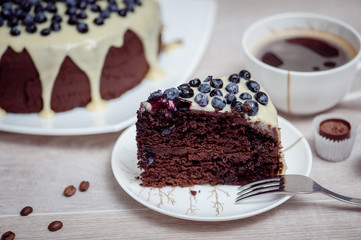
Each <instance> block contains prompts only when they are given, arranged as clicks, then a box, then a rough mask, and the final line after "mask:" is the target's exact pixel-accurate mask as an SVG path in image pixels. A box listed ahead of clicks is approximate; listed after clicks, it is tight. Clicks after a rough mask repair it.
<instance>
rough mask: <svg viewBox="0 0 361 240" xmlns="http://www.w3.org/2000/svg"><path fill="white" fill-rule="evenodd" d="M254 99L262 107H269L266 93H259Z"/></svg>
mask: <svg viewBox="0 0 361 240" xmlns="http://www.w3.org/2000/svg"><path fill="white" fill-rule="evenodd" d="M254 98H255V99H256V100H257V102H259V103H260V104H262V105H267V103H268V96H267V94H265V93H264V92H257V93H256V94H255V95H254Z"/></svg>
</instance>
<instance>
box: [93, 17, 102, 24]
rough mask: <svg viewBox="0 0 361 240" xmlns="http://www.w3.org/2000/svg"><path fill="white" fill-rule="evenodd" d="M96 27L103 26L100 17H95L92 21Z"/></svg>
mask: <svg viewBox="0 0 361 240" xmlns="http://www.w3.org/2000/svg"><path fill="white" fill-rule="evenodd" d="M93 22H94V23H95V24H96V25H103V24H104V19H103V18H101V17H97V18H96V19H94V21H93Z"/></svg>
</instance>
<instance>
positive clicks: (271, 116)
mask: <svg viewBox="0 0 361 240" xmlns="http://www.w3.org/2000/svg"><path fill="white" fill-rule="evenodd" d="M228 78H229V76H224V77H220V79H222V81H223V87H222V88H221V89H219V90H220V91H221V92H222V94H223V97H225V96H226V94H228V92H227V90H226V86H227V85H228V84H229V83H231V82H230V81H229V80H228ZM250 80H253V79H250ZM253 81H254V80H253ZM202 83H205V82H203V81H202ZM206 83H207V82H206ZM208 83H209V82H208ZM246 83H247V81H246V80H245V79H243V78H241V79H240V82H239V83H237V85H238V89H239V91H238V93H237V94H235V96H236V97H237V101H240V102H242V103H244V102H245V100H242V99H240V97H239V96H240V94H241V93H244V92H246V93H249V94H250V95H251V96H252V99H251V100H253V101H255V102H257V100H256V99H255V97H254V95H255V93H254V92H252V91H250V90H249V89H248V87H247V85H246ZM192 89H193V91H194V95H193V97H190V98H182V97H181V98H182V99H185V100H187V101H190V102H192V104H191V107H190V110H200V111H208V112H214V111H215V109H214V107H213V106H212V104H211V102H212V99H213V98H214V97H215V96H213V97H210V95H209V93H207V96H208V98H209V101H208V104H207V106H205V107H202V106H200V105H199V104H198V103H196V101H195V100H194V98H195V96H196V95H197V94H198V93H200V91H199V90H198V88H197V87H192ZM212 89H214V88H212ZM259 91H261V92H264V93H266V94H267V92H266V91H265V90H264V89H263V88H262V86H260V90H259ZM267 96H268V103H267V105H263V104H260V103H258V107H259V109H258V112H257V114H256V115H255V116H248V115H247V114H246V115H247V117H248V118H249V121H250V122H260V123H263V124H265V125H266V126H268V125H271V126H272V127H278V117H277V110H276V108H275V107H274V105H273V104H272V101H271V99H270V98H269V95H268V94H267ZM172 104H173V101H169V105H172ZM151 109H152V106H151V104H150V103H149V102H143V103H142V104H141V110H142V111H151ZM220 112H231V104H226V106H225V107H224V108H223V109H222V110H220ZM266 126H265V127H266Z"/></svg>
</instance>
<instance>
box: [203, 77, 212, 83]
mask: <svg viewBox="0 0 361 240" xmlns="http://www.w3.org/2000/svg"><path fill="white" fill-rule="evenodd" d="M212 78H213V76H208V77H207V78H206V79H204V82H209V81H211V80H212Z"/></svg>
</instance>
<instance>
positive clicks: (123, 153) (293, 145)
mask: <svg viewBox="0 0 361 240" xmlns="http://www.w3.org/2000/svg"><path fill="white" fill-rule="evenodd" d="M279 126H280V128H281V138H282V139H281V140H282V145H283V147H284V154H285V161H286V165H287V170H286V174H301V175H306V176H308V175H309V174H310V171H311V167H312V153H311V149H310V146H309V144H308V142H307V140H306V139H305V138H304V137H303V136H302V134H301V133H300V132H299V131H298V130H297V129H296V128H295V127H294V126H293V125H292V124H291V123H290V122H288V121H287V120H286V119H284V118H282V117H279ZM135 134H136V130H135V126H131V127H130V128H128V129H126V130H125V131H124V132H123V134H122V135H121V136H120V137H119V139H118V140H117V142H116V143H115V146H114V149H113V152H112V159H111V164H112V169H113V174H114V176H115V178H116V180H117V181H118V183H119V184H120V186H121V187H122V188H123V189H124V191H126V192H127V193H128V194H129V195H130V196H131V197H132V198H134V199H135V200H137V201H138V202H139V203H141V204H143V205H144V206H146V207H149V208H150V209H153V210H155V211H157V212H160V213H163V214H166V215H169V216H172V217H176V218H182V219H187V220H195V221H227V220H234V219H241V218H246V217H250V216H254V215H257V214H260V213H263V212H265V211H268V210H270V209H272V208H275V207H277V206H279V205H280V204H282V203H284V202H285V201H287V200H288V199H289V198H290V197H291V196H289V195H288V196H285V195H268V196H262V197H257V198H253V199H248V200H245V201H243V202H241V203H240V204H235V203H234V201H235V199H236V193H237V189H238V186H226V185H218V186H210V185H206V184H204V185H196V186H194V187H185V188H181V187H163V188H144V187H141V186H140V185H139V184H140V180H137V179H136V177H137V176H139V174H140V170H139V169H138V168H137V146H136V141H135ZM190 191H196V195H195V196H193V195H192V194H191V193H190Z"/></svg>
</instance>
